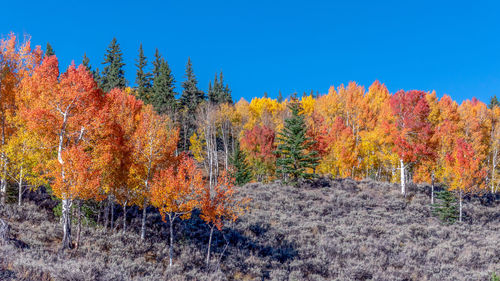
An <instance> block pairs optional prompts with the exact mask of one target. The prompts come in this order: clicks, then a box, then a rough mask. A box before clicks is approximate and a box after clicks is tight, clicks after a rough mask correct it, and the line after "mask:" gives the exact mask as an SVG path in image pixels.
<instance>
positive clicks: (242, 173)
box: [230, 143, 252, 186]
mask: <svg viewBox="0 0 500 281" xmlns="http://www.w3.org/2000/svg"><path fill="white" fill-rule="evenodd" d="M230 160H231V165H232V166H233V172H232V177H233V178H234V182H235V184H236V185H239V186H241V185H244V184H246V183H248V182H250V181H251V180H252V171H251V170H250V166H249V165H248V163H247V161H246V154H245V152H244V151H242V150H241V149H240V145H239V143H236V147H235V151H234V153H233V155H232V157H231V159H230Z"/></svg>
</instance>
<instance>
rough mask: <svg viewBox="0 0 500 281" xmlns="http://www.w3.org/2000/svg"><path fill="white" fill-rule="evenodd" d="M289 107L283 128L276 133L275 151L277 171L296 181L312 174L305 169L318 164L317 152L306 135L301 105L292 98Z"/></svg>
mask: <svg viewBox="0 0 500 281" xmlns="http://www.w3.org/2000/svg"><path fill="white" fill-rule="evenodd" d="M289 109H290V111H291V113H292V116H291V117H290V118H287V119H286V120H285V126H284V128H283V130H282V131H281V132H280V133H279V134H278V137H277V140H278V143H279V144H278V147H277V150H276V151H275V153H276V154H277V155H278V158H277V160H276V168H277V172H278V173H280V174H282V175H283V177H284V178H285V179H286V180H287V179H290V180H291V181H292V182H297V180H298V179H304V178H312V177H313V176H314V174H311V173H307V169H314V168H315V167H316V166H317V165H318V160H319V158H318V157H316V155H317V154H318V153H317V152H316V151H314V150H312V146H313V145H314V141H313V140H312V139H311V138H309V137H308V136H307V135H306V132H307V126H306V122H305V118H304V115H303V114H302V113H301V110H302V106H301V104H300V103H299V101H297V100H293V101H292V102H291V103H290V105H289Z"/></svg>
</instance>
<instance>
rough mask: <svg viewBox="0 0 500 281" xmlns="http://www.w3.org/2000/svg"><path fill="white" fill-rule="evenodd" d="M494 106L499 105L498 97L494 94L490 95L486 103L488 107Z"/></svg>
mask: <svg viewBox="0 0 500 281" xmlns="http://www.w3.org/2000/svg"><path fill="white" fill-rule="evenodd" d="M495 106H500V101H498V98H497V96H496V95H494V96H492V97H491V99H490V104H489V105H488V108H489V109H493V108H494V107H495Z"/></svg>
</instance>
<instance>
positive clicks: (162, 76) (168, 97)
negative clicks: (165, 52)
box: [151, 59, 176, 115]
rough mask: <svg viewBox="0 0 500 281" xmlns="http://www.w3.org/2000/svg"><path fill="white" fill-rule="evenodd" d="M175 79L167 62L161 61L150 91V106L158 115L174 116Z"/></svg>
mask: <svg viewBox="0 0 500 281" xmlns="http://www.w3.org/2000/svg"><path fill="white" fill-rule="evenodd" d="M174 89H175V79H174V76H173V74H172V71H171V70H170V67H169V66H168V63H167V61H165V60H164V59H162V60H161V62H160V66H159V69H158V75H157V76H155V77H154V80H153V87H152V89H151V104H152V105H153V106H154V108H155V110H156V111H157V112H158V113H160V114H170V115H172V114H174V112H175V110H176V100H175V92H174Z"/></svg>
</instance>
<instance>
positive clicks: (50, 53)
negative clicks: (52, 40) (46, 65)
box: [45, 42, 56, 57]
mask: <svg viewBox="0 0 500 281" xmlns="http://www.w3.org/2000/svg"><path fill="white" fill-rule="evenodd" d="M55 54H56V52H54V49H52V46H51V45H50V44H49V42H47V47H46V48H45V56H46V57H50V56H53V55H55Z"/></svg>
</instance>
